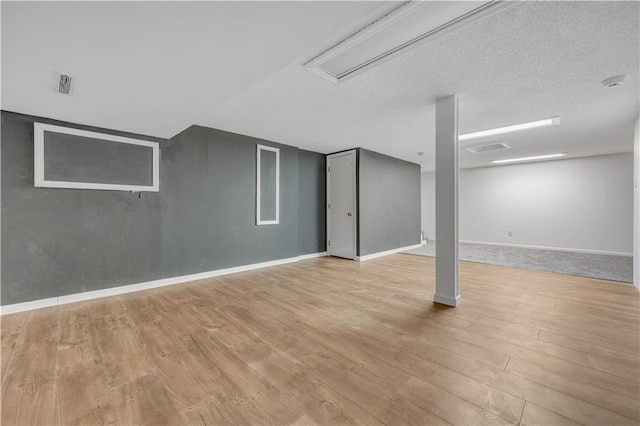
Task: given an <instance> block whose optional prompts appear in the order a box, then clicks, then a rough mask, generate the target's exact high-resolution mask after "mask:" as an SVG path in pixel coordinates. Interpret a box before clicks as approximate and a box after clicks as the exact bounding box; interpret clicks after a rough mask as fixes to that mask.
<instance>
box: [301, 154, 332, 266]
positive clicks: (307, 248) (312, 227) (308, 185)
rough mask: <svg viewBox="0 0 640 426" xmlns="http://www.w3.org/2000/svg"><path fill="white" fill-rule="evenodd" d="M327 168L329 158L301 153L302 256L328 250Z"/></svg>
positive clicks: (322, 155)
mask: <svg viewBox="0 0 640 426" xmlns="http://www.w3.org/2000/svg"><path fill="white" fill-rule="evenodd" d="M326 186H327V167H326V155H324V154H318V153H317V152H312V151H304V150H299V151H298V189H299V197H298V221H299V230H298V253H299V254H309V253H318V252H322V251H326V249H327V221H326V203H327V191H326Z"/></svg>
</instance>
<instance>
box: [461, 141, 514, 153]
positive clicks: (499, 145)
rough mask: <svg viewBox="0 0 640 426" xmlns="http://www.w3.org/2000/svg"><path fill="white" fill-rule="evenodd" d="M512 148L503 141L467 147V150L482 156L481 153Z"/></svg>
mask: <svg viewBox="0 0 640 426" xmlns="http://www.w3.org/2000/svg"><path fill="white" fill-rule="evenodd" d="M509 148H510V146H509V145H507V144H506V143H504V142H501V141H493V142H485V143H481V144H477V145H471V146H467V147H465V148H464V149H466V150H467V151H469V152H472V153H474V154H480V153H481V152H488V151H499V150H501V149H509Z"/></svg>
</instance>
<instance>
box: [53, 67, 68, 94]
mask: <svg viewBox="0 0 640 426" xmlns="http://www.w3.org/2000/svg"><path fill="white" fill-rule="evenodd" d="M54 75H55V77H56V81H55V89H56V91H57V92H58V93H62V94H64V95H69V94H70V93H71V80H72V77H71V76H70V75H67V74H64V73H61V72H55V73H54Z"/></svg>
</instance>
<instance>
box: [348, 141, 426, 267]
mask: <svg viewBox="0 0 640 426" xmlns="http://www.w3.org/2000/svg"><path fill="white" fill-rule="evenodd" d="M357 177H358V184H357V188H358V195H357V200H358V247H357V249H358V250H357V251H358V256H366V255H368V254H373V253H378V252H381V251H386V250H392V249H396V248H400V247H406V246H410V245H414V244H420V166H419V165H418V164H414V163H410V162H408V161H403V160H398V159H397V158H393V157H389V156H386V155H382V154H378V153H376V152H373V151H368V150H366V149H362V148H359V149H358V172H357Z"/></svg>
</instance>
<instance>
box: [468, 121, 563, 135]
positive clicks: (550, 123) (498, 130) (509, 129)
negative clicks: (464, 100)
mask: <svg viewBox="0 0 640 426" xmlns="http://www.w3.org/2000/svg"><path fill="white" fill-rule="evenodd" d="M555 124H560V117H551V118H546V119H544V120H538V121H530V122H528V123H522V124H514V125H512V126H505V127H498V128H495V129H489V130H482V131H480V132H473V133H465V134H464V135H459V136H458V140H459V141H465V140H468V139H475V138H483V137H485V136H495V135H501V134H503V133H509V132H517V131H519V130H527V129H535V128H537V127H546V126H553V125H555Z"/></svg>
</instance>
